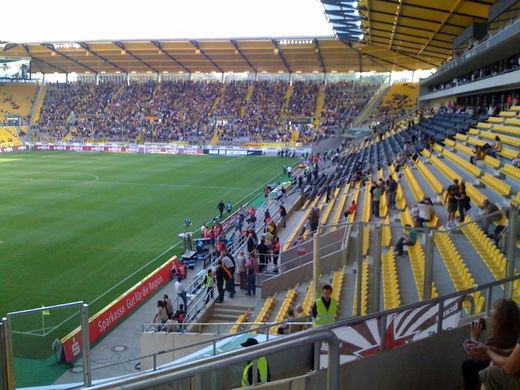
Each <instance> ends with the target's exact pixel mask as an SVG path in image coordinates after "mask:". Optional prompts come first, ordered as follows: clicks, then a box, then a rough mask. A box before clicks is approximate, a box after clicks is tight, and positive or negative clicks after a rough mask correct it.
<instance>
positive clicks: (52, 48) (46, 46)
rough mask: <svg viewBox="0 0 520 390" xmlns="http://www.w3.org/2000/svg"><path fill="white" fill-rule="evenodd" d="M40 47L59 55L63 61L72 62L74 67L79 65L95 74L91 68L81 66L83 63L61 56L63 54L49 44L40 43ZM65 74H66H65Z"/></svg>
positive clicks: (64, 55)
mask: <svg viewBox="0 0 520 390" xmlns="http://www.w3.org/2000/svg"><path fill="white" fill-rule="evenodd" d="M40 45H41V46H43V47H44V48H46V49H49V50H50V51H52V52H54V53H56V54H59V55H60V56H62V57H63V58H65V59H67V60H69V61H71V62H74V63H75V64H76V65H79V66H81V67H83V68H85V69H87V70H88V71H89V72H92V73H97V72H96V70H95V69H93V68H91V67H90V66H88V65H85V64H83V63H81V62H79V61H77V60H75V59H74V58H71V57H69V56H68V55H66V54H63V53H62V52H61V51H59V50H56V48H55V47H54V45H53V44H51V43H40ZM66 73H67V72H66Z"/></svg>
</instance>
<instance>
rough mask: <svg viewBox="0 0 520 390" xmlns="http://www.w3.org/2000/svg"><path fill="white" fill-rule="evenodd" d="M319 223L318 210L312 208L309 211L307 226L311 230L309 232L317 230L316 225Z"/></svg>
mask: <svg viewBox="0 0 520 390" xmlns="http://www.w3.org/2000/svg"><path fill="white" fill-rule="evenodd" d="M319 223H320V209H319V208H318V207H314V208H313V209H312V211H311V215H310V216H309V225H310V228H311V232H313V233H315V232H316V230H317V229H318V225H319Z"/></svg>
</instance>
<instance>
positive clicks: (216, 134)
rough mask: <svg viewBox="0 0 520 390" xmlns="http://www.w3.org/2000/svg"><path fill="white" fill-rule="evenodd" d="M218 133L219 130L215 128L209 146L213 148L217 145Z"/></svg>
mask: <svg viewBox="0 0 520 390" xmlns="http://www.w3.org/2000/svg"><path fill="white" fill-rule="evenodd" d="M220 132H221V130H220V128H219V127H217V128H216V129H215V132H214V133H213V135H212V136H211V140H210V141H209V143H210V145H213V146H215V145H218V141H219V140H220Z"/></svg>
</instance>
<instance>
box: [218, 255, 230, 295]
mask: <svg viewBox="0 0 520 390" xmlns="http://www.w3.org/2000/svg"><path fill="white" fill-rule="evenodd" d="M215 276H216V279H217V290H218V299H217V302H218V303H223V302H224V283H226V282H227V281H228V280H229V279H231V277H232V275H231V272H229V270H228V269H227V267H226V266H225V265H223V264H222V260H218V261H217V270H216V271H215Z"/></svg>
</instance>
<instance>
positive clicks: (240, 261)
mask: <svg viewBox="0 0 520 390" xmlns="http://www.w3.org/2000/svg"><path fill="white" fill-rule="evenodd" d="M237 268H238V275H239V277H240V289H241V290H247V274H246V257H245V256H244V251H240V253H239V254H238V257H237Z"/></svg>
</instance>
